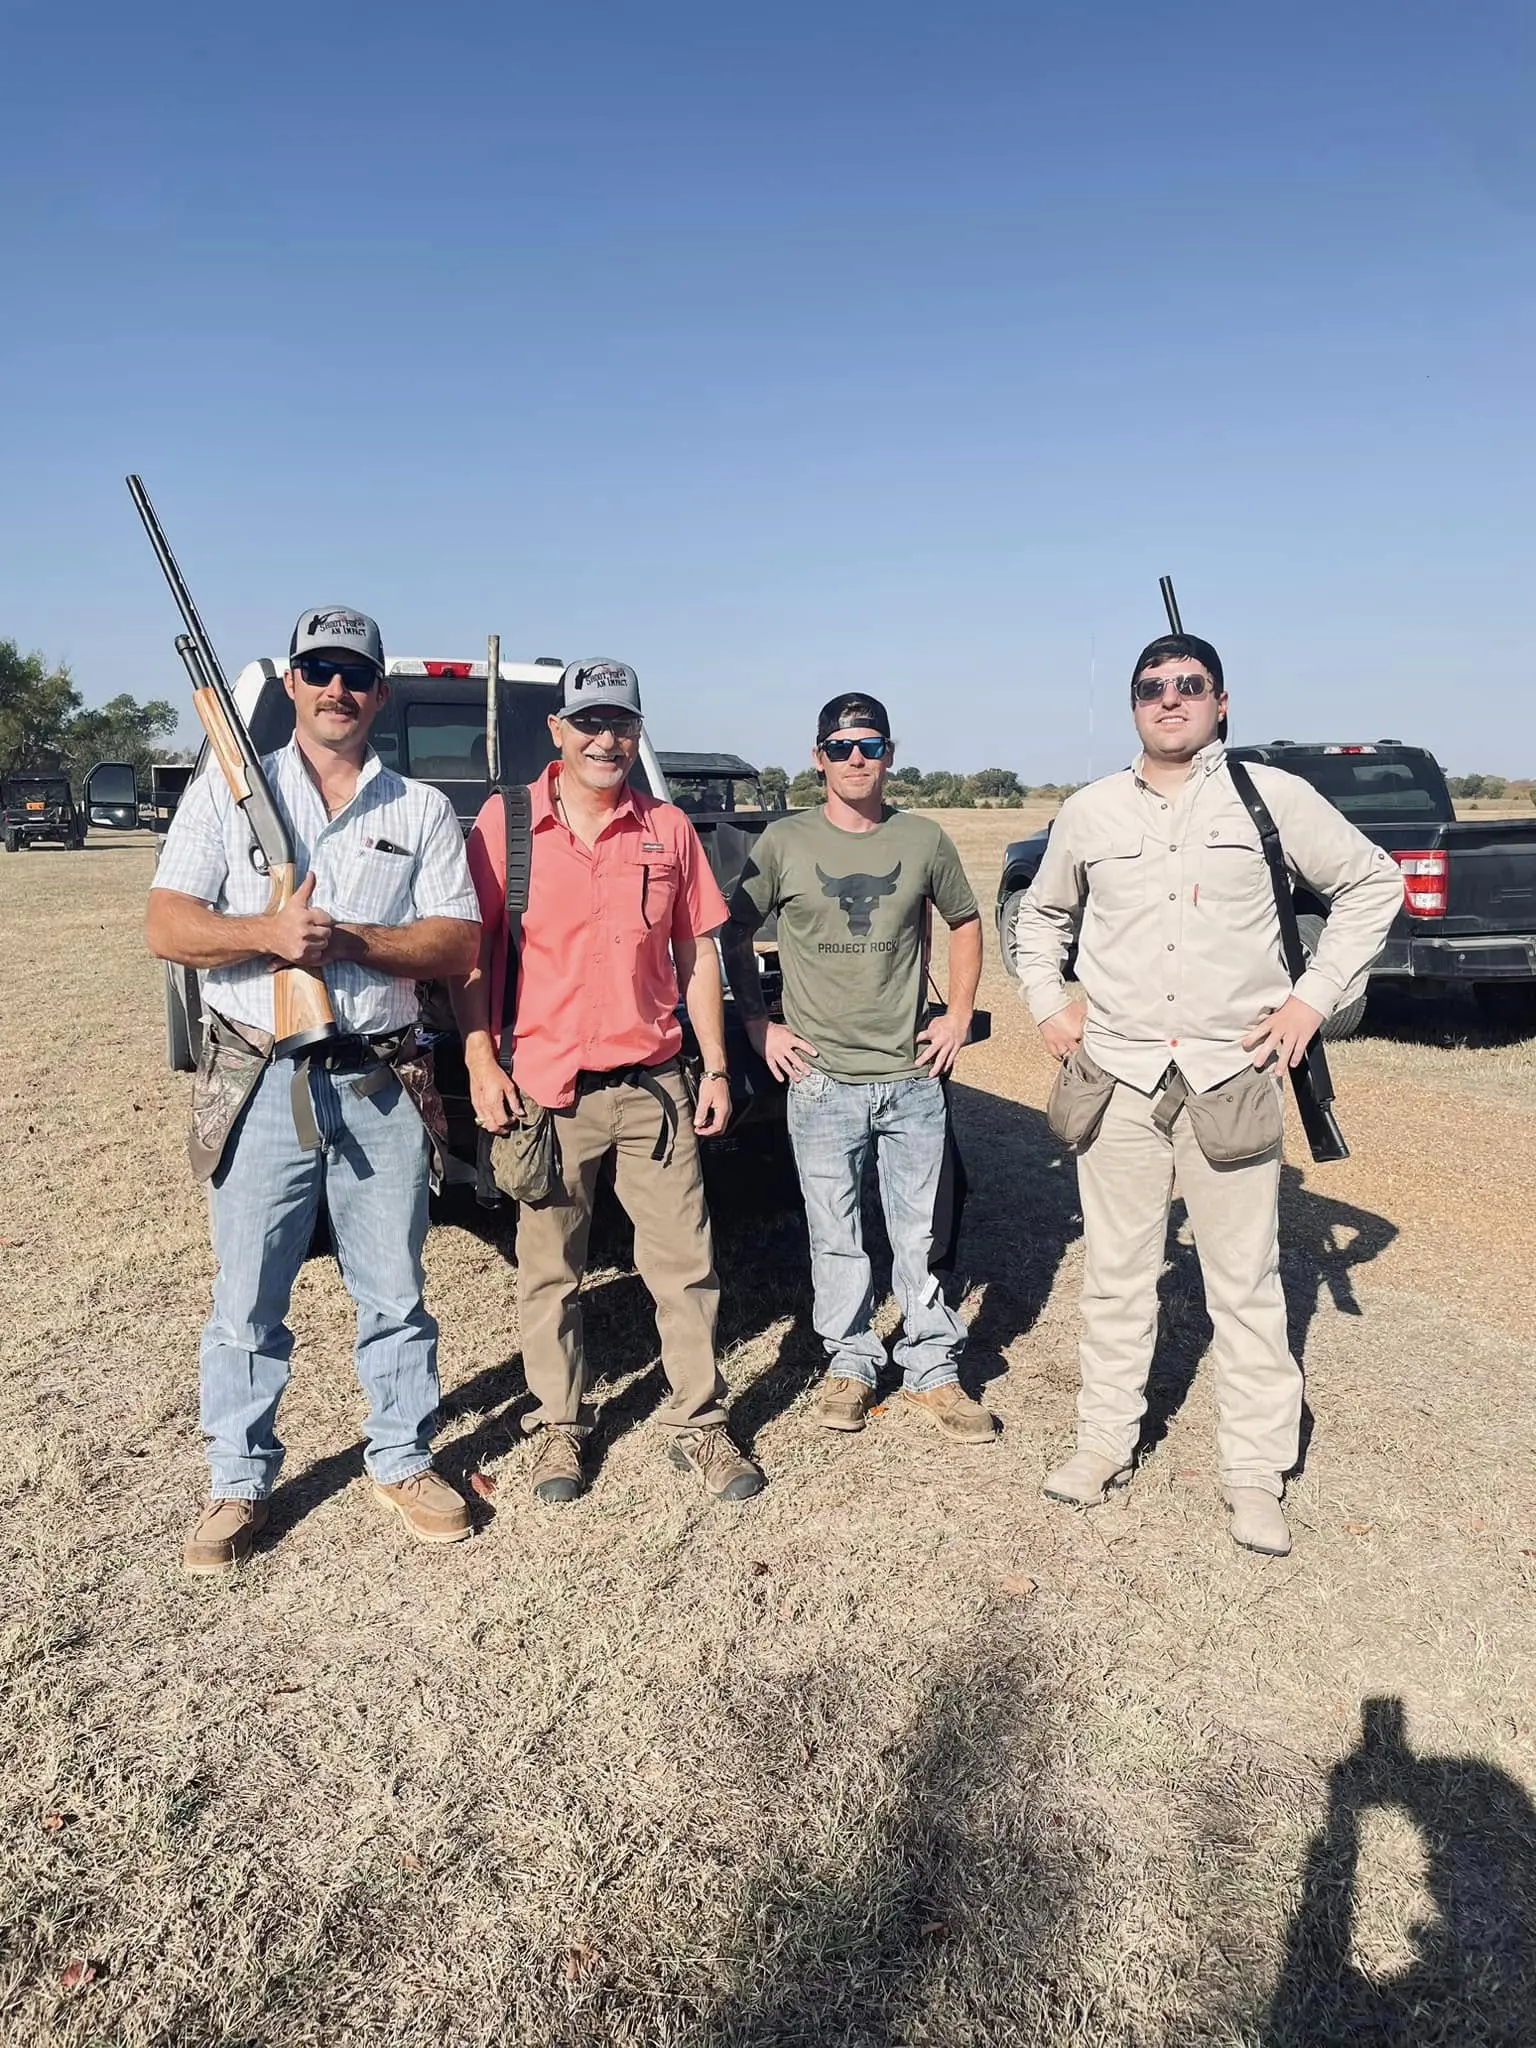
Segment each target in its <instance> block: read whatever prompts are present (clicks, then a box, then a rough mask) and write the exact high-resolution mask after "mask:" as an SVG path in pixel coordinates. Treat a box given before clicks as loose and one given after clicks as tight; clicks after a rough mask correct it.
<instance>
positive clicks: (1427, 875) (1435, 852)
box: [1392, 846, 1451, 917]
mask: <svg viewBox="0 0 1536 2048" xmlns="http://www.w3.org/2000/svg"><path fill="white" fill-rule="evenodd" d="M1392 858H1393V859H1394V860H1395V861H1396V862H1397V864H1398V866H1399V867H1400V868H1401V869H1402V871H1403V898H1404V901H1405V903H1406V905H1407V910H1408V915H1409V916H1410V917H1444V915H1445V906H1446V898H1447V896H1448V894H1449V888H1450V869H1451V857H1450V855H1449V854H1448V853H1447V852H1446V850H1445V848H1444V847H1443V846H1432V847H1429V848H1428V849H1426V850H1425V851H1424V852H1422V853H1414V852H1408V853H1395V854H1393V856H1392Z"/></svg>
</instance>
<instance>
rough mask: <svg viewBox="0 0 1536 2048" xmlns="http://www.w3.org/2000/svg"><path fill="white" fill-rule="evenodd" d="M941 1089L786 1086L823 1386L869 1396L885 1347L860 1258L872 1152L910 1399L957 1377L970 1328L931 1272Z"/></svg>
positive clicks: (815, 1079)
mask: <svg viewBox="0 0 1536 2048" xmlns="http://www.w3.org/2000/svg"><path fill="white" fill-rule="evenodd" d="M944 1127H945V1109H944V1092H943V1089H942V1088H941V1086H940V1084H939V1083H938V1082H937V1081H935V1080H933V1079H931V1078H930V1077H929V1076H928V1075H926V1074H915V1075H912V1076H910V1077H909V1078H908V1079H906V1080H901V1081H835V1080H833V1078H832V1076H831V1075H830V1074H819V1073H816V1072H812V1073H810V1074H808V1075H807V1076H806V1078H805V1079H804V1080H803V1081H793V1082H791V1083H790V1088H789V1137H790V1143H791V1144H792V1145H793V1146H794V1151H795V1165H796V1166H797V1167H798V1169H799V1172H800V1186H801V1189H802V1191H803V1193H804V1195H805V1216H806V1222H807V1223H808V1224H809V1226H810V1233H811V1280H812V1284H813V1286H814V1288H815V1295H816V1303H815V1311H814V1316H815V1323H816V1334H817V1335H818V1336H819V1337H820V1338H821V1340H822V1342H823V1344H824V1345H825V1346H826V1351H827V1357H828V1359H829V1361H830V1363H829V1364H828V1367H827V1373H828V1377H833V1376H836V1377H839V1378H843V1379H855V1380H863V1381H864V1383H865V1385H866V1386H871V1387H872V1386H874V1384H875V1382H876V1377H877V1375H878V1373H879V1371H880V1368H881V1366H883V1365H884V1363H885V1346H884V1345H883V1344H882V1343H881V1341H880V1339H879V1338H878V1337H877V1336H876V1335H875V1333H874V1331H873V1330H872V1329H871V1328H870V1323H871V1321H872V1319H873V1316H874V1311H875V1292H874V1283H873V1278H872V1275H871V1272H870V1264H869V1257H868V1254H867V1253H866V1252H865V1250H864V1220H863V1213H862V1188H863V1180H864V1164H865V1161H866V1160H867V1159H868V1157H869V1150H870V1147H871V1145H873V1146H874V1147H875V1159H876V1167H877V1171H878V1174H879V1180H880V1206H881V1208H882V1210H883V1211H884V1214H885V1228H886V1234H887V1236H888V1237H889V1238H890V1241H891V1284H892V1287H893V1288H894V1291H895V1295H896V1300H897V1302H898V1304H899V1305H900V1308H901V1322H902V1329H901V1336H900V1337H899V1338H898V1340H897V1343H896V1363H897V1364H898V1365H899V1366H900V1367H901V1371H902V1380H903V1383H904V1384H905V1385H906V1386H907V1387H908V1388H909V1389H910V1390H911V1391H912V1392H914V1393H918V1392H923V1391H926V1390H927V1389H928V1388H930V1387H943V1386H948V1385H950V1384H951V1383H952V1382H953V1381H955V1380H956V1379H958V1378H959V1374H958V1372H957V1371H956V1366H955V1361H956V1359H957V1358H958V1357H959V1355H960V1353H961V1351H962V1350H963V1349H964V1346H965V1325H964V1323H962V1322H961V1320H960V1318H959V1317H958V1316H957V1315H956V1314H955V1312H954V1310H953V1309H952V1308H951V1307H950V1306H949V1304H948V1303H947V1302H946V1301H945V1299H944V1296H943V1293H942V1291H941V1289H940V1287H939V1283H938V1281H937V1280H936V1279H935V1277H934V1276H933V1275H932V1274H931V1273H930V1272H929V1270H928V1261H929V1258H930V1256H931V1255H932V1250H933V1204H934V1196H935V1193H936V1191H937V1189H938V1184H939V1170H940V1167H941V1165H942V1163H943V1158H944Z"/></svg>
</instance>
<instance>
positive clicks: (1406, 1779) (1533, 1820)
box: [1260, 1698, 1536, 2048]
mask: <svg viewBox="0 0 1536 2048" xmlns="http://www.w3.org/2000/svg"><path fill="white" fill-rule="evenodd" d="M1373 1807H1380V1808H1384V1809H1387V1810H1395V1811H1396V1812H1398V1813H1402V1814H1405V1815H1406V1816H1407V1817H1408V1819H1409V1820H1411V1821H1412V1822H1413V1824H1414V1826H1415V1827H1416V1828H1417V1829H1418V1831H1419V1837H1420V1839H1421V1841H1422V1843H1423V1845H1424V1853H1425V1859H1426V1865H1425V1881H1426V1884H1427V1887H1428V1889H1429V1892H1430V1894H1431V1896H1432V1897H1433V1899H1434V1903H1435V1909H1436V1917H1435V1918H1434V1919H1433V1920H1429V1921H1424V1922H1419V1923H1417V1924H1415V1925H1413V1926H1412V1927H1410V1928H1409V1929H1408V1930H1407V1931H1408V1934H1409V1938H1410V1939H1411V1941H1412V1943H1413V1946H1414V1948H1415V1949H1416V1951H1417V1956H1416V1959H1415V1961H1414V1962H1413V1963H1412V1964H1411V1965H1410V1967H1409V1968H1408V1969H1406V1970H1404V1971H1402V1972H1401V1973H1399V1974H1397V1975H1395V1976H1389V1977H1378V1976H1373V1975H1368V1974H1367V1973H1366V1972H1365V1971H1364V1970H1362V1969H1361V1968H1360V1967H1359V1965H1358V1964H1357V1963H1356V1962H1355V1961H1354V1960H1353V1959H1352V1956H1351V1948H1352V1944H1353V1940H1354V1929H1355V1916H1356V1911H1357V1894H1358V1886H1359V1870H1360V1857H1361V1833H1362V1829H1361V1823H1362V1819H1363V1817H1364V1816H1365V1814H1367V1813H1368V1812H1369V1811H1370V1810H1371V1808H1373ZM1260 2040H1261V2042H1262V2048H1470V2044H1473V2043H1482V2044H1490V2048H1491V2044H1494V2043H1499V2044H1504V2048H1516V2044H1517V2043H1524V2044H1529V2043H1531V2042H1532V2041H1536V1807H1533V1805H1532V1803H1531V1800H1530V1799H1529V1797H1528V1796H1527V1795H1526V1793H1525V1792H1524V1791H1523V1790H1522V1789H1521V1787H1520V1786H1519V1785H1518V1784H1516V1782H1515V1780H1514V1779H1513V1778H1511V1777H1509V1776H1508V1775H1507V1774H1506V1773H1505V1772H1504V1771H1501V1770H1498V1769H1497V1768H1496V1767H1495V1766H1494V1765H1492V1764H1487V1763H1484V1762H1483V1761H1482V1760H1481V1759H1480V1758H1478V1757H1470V1756H1444V1757H1430V1756H1416V1755H1415V1754H1414V1752H1413V1751H1412V1750H1411V1749H1410V1748H1409V1746H1408V1739H1407V1730H1406V1725H1405V1721H1404V1714H1403V1703H1402V1701H1401V1700H1400V1699H1382V1698H1378V1699H1367V1700H1366V1701H1365V1702H1364V1704H1363V1706H1362V1709H1361V1730H1360V1741H1359V1744H1358V1746H1357V1747H1356V1748H1355V1749H1353V1750H1352V1751H1351V1752H1350V1754H1349V1755H1348V1756H1347V1757H1345V1758H1344V1760H1343V1761H1342V1762H1341V1763H1339V1764H1337V1765H1336V1766H1335V1767H1334V1769H1333V1772H1332V1774H1331V1776H1330V1779H1329V1786H1328V1813H1327V1818H1326V1819H1325V1821H1324V1823H1323V1828H1322V1832H1321V1833H1320V1834H1319V1835H1318V1837H1317V1839H1316V1840H1315V1841H1314V1842H1313V1844H1312V1847H1311V1849H1310V1851H1309V1852H1308V1855H1307V1860H1306V1865H1305V1868H1304V1870H1303V1873H1302V1882H1301V1896H1300V1899H1299V1901H1298V1903H1297V1906H1296V1910H1295V1912H1294V1914H1293V1915H1292V1918H1291V1923H1290V1927H1289V1929H1288V1931H1287V1935H1286V1944H1285V1960H1284V1963H1283V1965H1282V1967H1281V1971H1280V1979H1279V1983H1278V1985H1277V1987H1276V1990H1275V1995H1274V1999H1273V2002H1272V2003H1271V2006H1270V2010H1269V2014H1268V2019H1267V2022H1266V2024H1265V2030H1264V2032H1263V2033H1262V2035H1261V2036H1260Z"/></svg>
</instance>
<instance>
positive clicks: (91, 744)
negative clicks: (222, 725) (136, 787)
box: [64, 691, 181, 790]
mask: <svg viewBox="0 0 1536 2048" xmlns="http://www.w3.org/2000/svg"><path fill="white" fill-rule="evenodd" d="M180 723H181V714H180V713H179V712H178V711H177V709H176V706H175V705H174V704H170V703H167V702H166V700H165V698H163V697H152V698H151V699H150V701H149V702H148V703H147V704H141V703H139V701H138V700H137V698H135V697H130V696H129V695H128V694H127V692H126V691H124V692H123V693H122V694H121V695H119V696H116V697H113V698H111V699H110V700H109V701H108V702H107V703H105V704H103V705H101V706H100V707H99V708H98V709H94V710H89V711H77V712H76V713H75V715H74V717H73V718H71V719H70V721H69V723H68V725H67V726H66V727H65V729H64V758H65V760H66V762H67V763H68V767H69V779H70V781H71V782H72V783H73V784H74V785H75V788H76V789H77V790H78V789H79V788H80V786H81V785H82V784H83V782H84V781H85V778H86V776H87V775H89V774H90V772H91V770H92V769H93V768H94V767H95V766H96V763H97V762H98V761H127V762H128V763H129V764H130V766H131V767H132V768H133V771H134V773H135V775H137V777H138V778H139V780H140V781H141V782H147V781H148V780H149V764H150V762H151V761H157V760H159V758H160V755H161V751H162V745H163V742H164V741H166V740H168V739H169V738H170V736H171V734H172V733H173V732H175V730H176V728H177V726H178V725H179V724H180Z"/></svg>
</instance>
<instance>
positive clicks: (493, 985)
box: [456, 661, 763, 1503]
mask: <svg viewBox="0 0 1536 2048" xmlns="http://www.w3.org/2000/svg"><path fill="white" fill-rule="evenodd" d="M549 725H550V731H551V732H552V733H553V735H554V739H555V744H556V746H557V747H558V748H559V749H560V758H559V759H558V760H557V761H555V762H553V763H552V764H551V766H550V767H549V768H548V769H546V770H545V772H544V774H543V775H542V776H541V777H540V778H539V780H538V781H537V782H536V783H534V784H533V786H532V789H531V791H530V796H531V800H532V862H531V873H530V882H529V890H528V908H527V910H526V912H525V913H524V915H523V921H522V938H521V945H520V947H519V959H518V971H517V977H516V997H515V1006H514V1016H513V1031H512V1047H511V1061H510V1065H511V1072H510V1073H508V1072H507V1071H506V1070H505V1068H504V1067H503V1066H502V1064H501V1062H500V1060H499V1059H498V1057H497V1047H498V1046H499V1045H500V1043H501V1038H502V1030H501V1026H502V1018H501V1015H500V1008H501V999H502V990H503V988H504V987H505V977H506V957H507V916H506V821H505V816H504V813H503V810H502V800H501V797H500V796H499V795H495V796H492V797H491V798H490V799H489V801H488V802H487V803H486V805H485V807H484V808H483V810H482V811H481V813H480V815H479V817H478V818H477V819H476V820H475V824H474V828H473V830H472V831H471V833H470V835H469V847H468V851H469V866H470V872H471V874H472V875H473V876H474V880H475V887H476V890H477V892H478V894H479V898H480V904H481V910H482V916H483V920H484V922H483V927H482V938H481V949H480V961H479V965H478V967H477V969H476V971H475V972H474V973H473V974H472V975H470V976H469V977H468V979H467V980H466V981H464V982H463V983H461V984H459V986H458V989H457V991H456V1002H457V1008H458V1014H459V1022H460V1026H461V1029H462V1031H463V1034H464V1056H465V1064H466V1065H467V1067H468V1069H469V1080H470V1091H471V1094H472V1096H473V1099H474V1105H475V1115H476V1117H477V1119H478V1120H479V1122H480V1124H481V1126H482V1127H483V1128H484V1129H486V1130H488V1131H491V1132H495V1133H502V1134H504V1133H506V1132H508V1131H510V1130H511V1129H512V1127H513V1125H514V1124H518V1123H521V1122H522V1121H523V1120H524V1116H525V1113H526V1111H527V1109H528V1107H529V1106H530V1105H532V1106H535V1107H537V1106H542V1107H543V1108H545V1109H547V1110H549V1111H551V1112H552V1113H553V1120H554V1126H555V1132H556V1141H557V1147H558V1155H559V1162H558V1181H559V1186H558V1187H557V1189H556V1192H555V1194H554V1195H553V1196H552V1197H551V1199H550V1200H548V1201H544V1202H538V1203H528V1202H525V1203H523V1204H522V1205H521V1207H520V1208H519V1211H518V1223H517V1269H518V1306H519V1317H520V1321H521V1325H522V1338H523V1371H524V1374H525V1376H526V1378H527V1381H528V1387H529V1391H530V1392H531V1393H532V1394H533V1395H534V1397H535V1399H536V1400H537V1402H538V1406H537V1408H536V1409H535V1410H534V1412H533V1414H532V1415H531V1416H529V1417H528V1419H527V1421H526V1423H525V1425H524V1426H525V1428H527V1429H529V1430H538V1431H540V1432H541V1436H542V1442H541V1445H540V1449H539V1455H538V1458H537V1460H536V1462H535V1465H534V1471H533V1492H534V1496H535V1498H536V1499H538V1500H541V1501H545V1502H548V1503H563V1502H566V1501H572V1500H574V1499H575V1498H576V1497H577V1495H578V1494H579V1493H580V1492H581V1489H582V1483H583V1478H584V1474H583V1470H582V1447H583V1441H584V1439H585V1438H586V1436H587V1435H588V1434H589V1432H590V1429H591V1413H590V1410H589V1409H588V1408H587V1406H586V1403H585V1399H584V1397H585V1393H586V1384H587V1370H586V1358H585V1355H584V1352H583V1348H582V1322H581V1285H582V1279H583V1277H584V1274H585V1271H586V1262H587V1240H588V1237H589V1235H590V1231H591V1224H592V1207H593V1202H594V1199H595V1197H596V1193H597V1181H598V1174H599V1171H600V1169H601V1167H602V1164H603V1161H604V1160H605V1159H606V1158H607V1157H608V1155H609V1154H610V1153H611V1154H613V1156H614V1178H615V1185H616V1188H617V1192H618V1196H619V1200H620V1201H621V1202H622V1203H623V1205H624V1208H625V1209H626V1211H627V1212H628V1214H629V1217H630V1220H631V1222H632V1223H633V1224H634V1226H635V1264H636V1266H637V1268H638V1269H639V1273H640V1277H641V1279H642V1280H643V1281H644V1282H645V1284H646V1287H647V1288H648V1289H649V1290H650V1294H651V1297H652V1299H653V1300H654V1302H655V1304H656V1326H657V1330H658V1333H659V1335H660V1338H661V1358H662V1365H663V1368H664V1370H665V1372H666V1375H667V1380H668V1383H669V1384H670V1386H671V1389H672V1398H671V1401H670V1402H669V1403H668V1405H667V1407H666V1408H665V1409H664V1410H663V1411H662V1415H661V1422H662V1424H663V1426H664V1427H665V1428H666V1429H667V1430H668V1431H669V1433H670V1435H671V1437H672V1446H671V1456H672V1460H673V1462H674V1464H676V1465H678V1466H680V1467H681V1468H683V1469H685V1470H689V1471H692V1472H694V1473H695V1474H696V1475H697V1476H698V1478H699V1479H700V1480H701V1481H702V1483H703V1485H704V1488H705V1491H706V1492H707V1493H708V1494H710V1495H711V1497H712V1498H714V1499H718V1500H733V1501H734V1500H746V1499H748V1498H749V1497H750V1496H751V1495H752V1494H755V1493H758V1492H760V1491H761V1489H762V1485H763V1475H762V1473H761V1472H760V1471H759V1470H758V1469H757V1467H756V1466H755V1465H754V1464H752V1463H751V1461H750V1460H749V1459H747V1458H744V1457H743V1456H742V1454H741V1453H740V1451H738V1450H737V1448H736V1446H735V1444H734V1443H732V1441H731V1438H730V1436H729V1434H728V1433H727V1431H726V1427H725V1410H724V1407H723V1405H722V1402H723V1399H724V1395H725V1383H724V1381H723V1380H722V1379H721V1377H720V1372H719V1368H718V1366H717V1364H716V1362H715V1317H716V1312H717V1309H718V1306H719V1299H720V1283H719V1280H718V1278H717V1277H716V1274H715V1262H714V1249H713V1244H712V1240H711V1234H710V1226H709V1213H708V1210H707V1209H706V1207H705V1203H704V1182H703V1176H702V1173H701V1171H700V1165H699V1147H698V1139H699V1138H700V1137H710V1136H714V1135H717V1134H718V1133H719V1132H721V1131H723V1130H724V1128H725V1125H726V1122H727V1120H728V1119H729V1117H730V1113H731V1092H730V1083H729V1080H728V1077H727V1074H726V1067H725V1014H724V997H723V993H722V986H721V976H720V960H719V955H718V953H717V952H716V949H715V944H714V933H715V932H716V931H717V930H718V928H719V927H720V926H721V925H723V924H724V923H725V921H726V914H727V913H726V907H725V901H724V899H723V898H722V896H721V894H720V891H719V889H718V887H717V886H716V884H715V880H714V877H713V876H712V875H711V873H710V871H709V864H708V862H707V861H706V859H705V856H704V849H703V848H702V846H700V844H699V839H698V834H697V833H696V832H695V831H694V829H693V827H692V825H690V824H689V822H688V820H687V819H686V818H685V817H684V816H683V814H682V812H681V811H679V810H678V809H677V808H676V807H675V806H674V805H672V804H666V803H658V802H657V801H656V799H655V798H653V797H649V796H645V795H643V794H641V792H640V791H638V790H633V789H631V788H630V787H629V778H630V774H631V772H632V770H633V768H634V765H635V761H636V759H637V758H638V755H639V751H640V729H641V711H640V689H639V684H638V682H637V681H636V678H635V672H634V670H633V669H632V668H630V667H629V666H628V665H627V664H626V663H624V662H621V661H581V662H572V663H571V665H570V666H569V667H568V668H567V669H566V671H565V673H564V675H563V676H562V678H561V705H560V709H559V711H558V712H557V713H555V714H554V716H552V717H551V719H550V721H549ZM701 942H702V943H701ZM680 984H681V988H682V993H683V996H684V998H685V999H686V1002H687V1005H688V1015H689V1019H690V1021H691V1023H692V1025H693V1029H694V1033H695V1035H696V1037H697V1039H698V1042H699V1050H700V1052H701V1053H702V1055H703V1062H704V1074H703V1077H702V1079H701V1081H700V1083H699V1089H698V1101H697V1105H695V1103H694V1101H693V1099H692V1096H691V1094H690V1092H689V1089H688V1088H687V1086H686V1084H685V1081H684V1077H683V1074H682V1070H681V1068H680V1066H679V1064H678V1054H679V1052H680V1051H681V1049H682V1043H683V1033H682V1026H681V1025H680V1024H679V1022H678V1019H677V1015H676V1007H677V1002H678V993H679V985H680Z"/></svg>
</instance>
